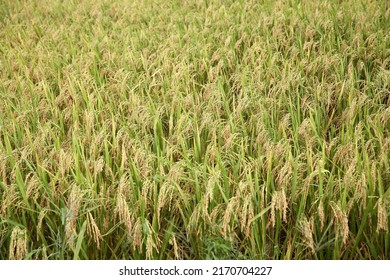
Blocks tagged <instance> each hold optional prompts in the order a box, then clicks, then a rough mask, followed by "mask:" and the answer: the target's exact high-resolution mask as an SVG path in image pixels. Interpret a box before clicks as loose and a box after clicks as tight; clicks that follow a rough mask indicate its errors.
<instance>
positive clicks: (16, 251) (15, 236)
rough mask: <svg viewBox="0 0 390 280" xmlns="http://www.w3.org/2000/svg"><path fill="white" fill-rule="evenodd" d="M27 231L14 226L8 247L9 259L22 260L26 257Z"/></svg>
mask: <svg viewBox="0 0 390 280" xmlns="http://www.w3.org/2000/svg"><path fill="white" fill-rule="evenodd" d="M27 241H28V239H27V230H26V229H21V228H20V227H18V226H16V227H14V229H13V230H12V233H11V240H10V245H9V259H10V260H22V259H24V258H25V256H26V255H27Z"/></svg>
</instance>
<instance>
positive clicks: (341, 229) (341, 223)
mask: <svg viewBox="0 0 390 280" xmlns="http://www.w3.org/2000/svg"><path fill="white" fill-rule="evenodd" d="M330 206H331V208H332V210H333V214H334V218H335V220H336V222H335V230H336V239H337V238H338V236H339V235H340V234H341V236H342V240H343V245H345V244H346V243H347V241H348V235H349V227H348V215H347V214H346V212H345V211H343V210H342V209H341V206H340V204H339V203H335V202H334V201H331V202H330Z"/></svg>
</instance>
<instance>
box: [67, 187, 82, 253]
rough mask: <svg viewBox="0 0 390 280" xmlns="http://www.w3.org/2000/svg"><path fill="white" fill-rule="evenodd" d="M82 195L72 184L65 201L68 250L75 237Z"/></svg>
mask: <svg viewBox="0 0 390 280" xmlns="http://www.w3.org/2000/svg"><path fill="white" fill-rule="evenodd" d="M82 201H83V193H82V192H81V190H80V188H79V186H78V185H76V184H74V185H73V186H72V190H71V192H70V195H69V198H68V201H67V213H66V222H65V235H66V240H67V243H68V245H69V247H70V248H73V247H74V238H75V236H76V221H77V218H78V215H79V210H80V206H81V203H82Z"/></svg>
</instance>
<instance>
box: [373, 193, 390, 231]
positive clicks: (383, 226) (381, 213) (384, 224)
mask: <svg viewBox="0 0 390 280" xmlns="http://www.w3.org/2000/svg"><path fill="white" fill-rule="evenodd" d="M388 211H389V207H386V204H385V201H384V200H383V198H382V197H381V198H379V199H378V224H377V227H376V231H377V232H379V231H381V230H383V231H385V232H386V233H388V232H389V227H388V220H387V217H388V215H389V213H388Z"/></svg>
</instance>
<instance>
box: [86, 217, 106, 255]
mask: <svg viewBox="0 0 390 280" xmlns="http://www.w3.org/2000/svg"><path fill="white" fill-rule="evenodd" d="M87 234H88V235H89V236H90V237H92V239H93V240H94V241H95V243H96V246H97V248H98V249H100V241H101V240H102V239H103V238H102V235H101V233H100V229H99V227H98V226H97V224H96V222H95V219H94V218H93V216H92V214H91V213H88V215H87Z"/></svg>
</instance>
